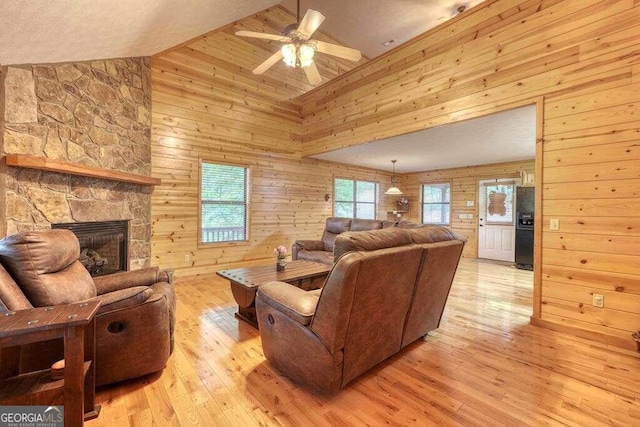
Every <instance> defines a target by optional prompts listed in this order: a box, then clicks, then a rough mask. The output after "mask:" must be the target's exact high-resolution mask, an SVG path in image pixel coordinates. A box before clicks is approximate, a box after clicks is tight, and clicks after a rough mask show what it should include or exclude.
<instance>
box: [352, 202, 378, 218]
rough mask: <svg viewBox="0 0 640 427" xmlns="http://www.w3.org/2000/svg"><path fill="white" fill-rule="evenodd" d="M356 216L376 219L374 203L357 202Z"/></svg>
mask: <svg viewBox="0 0 640 427" xmlns="http://www.w3.org/2000/svg"><path fill="white" fill-rule="evenodd" d="M356 208H357V212H356V218H363V219H376V205H375V204H373V203H358V204H357V205H356Z"/></svg>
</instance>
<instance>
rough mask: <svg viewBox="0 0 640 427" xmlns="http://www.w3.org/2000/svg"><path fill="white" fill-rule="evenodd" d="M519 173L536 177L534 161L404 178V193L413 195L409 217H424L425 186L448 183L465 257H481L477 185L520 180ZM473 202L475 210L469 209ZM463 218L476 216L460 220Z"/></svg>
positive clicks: (454, 224)
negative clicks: (462, 238) (423, 186)
mask: <svg viewBox="0 0 640 427" xmlns="http://www.w3.org/2000/svg"><path fill="white" fill-rule="evenodd" d="M520 171H525V172H527V173H529V174H532V173H534V162H533V160H527V161H521V162H509V163H496V164H492V165H480V166H470V167H464V168H453V169H441V170H434V171H428V172H420V173H411V174H406V175H403V178H402V184H401V189H402V191H403V192H404V193H405V194H407V195H408V194H411V195H412V197H411V202H410V204H409V207H410V217H411V219H412V220H413V221H416V222H420V221H421V215H422V210H421V209H422V208H421V196H420V194H421V189H422V185H423V184H428V183H436V182H449V183H450V185H451V229H452V230H453V231H455V232H456V233H459V234H462V235H463V236H465V237H467V239H468V241H467V244H466V245H465V247H464V250H463V252H462V255H463V256H464V257H471V258H475V257H476V256H477V255H478V203H477V202H478V181H479V180H481V179H492V178H508V177H514V178H519V177H520ZM467 201H473V202H474V206H467ZM460 214H464V215H469V214H471V215H473V218H471V219H470V218H465V219H461V218H460V217H459V216H460Z"/></svg>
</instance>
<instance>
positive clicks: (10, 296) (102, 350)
mask: <svg viewBox="0 0 640 427" xmlns="http://www.w3.org/2000/svg"><path fill="white" fill-rule="evenodd" d="M79 256H80V244H79V242H78V239H77V238H76V236H75V235H74V234H73V233H72V232H71V231H69V230H41V231H29V232H24V233H19V234H15V235H13V236H9V237H6V238H4V239H2V240H0V263H1V265H0V311H6V310H12V311H13V310H22V309H27V308H33V307H46V306H52V305H59V304H70V303H75V302H79V301H87V300H100V301H102V304H101V306H100V308H99V310H98V313H97V314H96V384H97V385H102V384H110V383H114V382H118V381H122V380H126V379H129V378H135V377H138V376H141V375H145V374H148V373H151V372H155V371H159V370H161V369H163V368H164V366H165V364H166V362H167V360H168V358H169V356H170V355H171V352H172V351H173V328H174V322H175V319H174V313H175V295H174V291H173V286H172V285H171V274H170V273H169V272H166V271H164V272H161V271H159V270H158V269H157V268H147V269H143V270H136V271H127V272H122V273H115V274H111V275H107V276H100V277H96V278H92V277H91V275H90V274H89V272H88V271H87V270H86V269H85V268H84V266H83V265H82V264H81V263H80V261H78V258H79ZM62 357H63V352H62V342H61V340H57V341H50V342H45V343H39V344H31V345H28V346H23V347H22V348H21V349H20V355H19V366H18V370H19V371H20V372H28V371H33V370H37V369H44V368H47V367H49V366H50V365H51V363H53V362H55V361H56V360H59V359H62Z"/></svg>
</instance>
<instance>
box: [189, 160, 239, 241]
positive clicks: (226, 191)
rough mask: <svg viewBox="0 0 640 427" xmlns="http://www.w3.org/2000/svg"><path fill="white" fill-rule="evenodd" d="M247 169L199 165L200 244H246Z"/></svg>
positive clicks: (218, 165) (208, 164)
mask: <svg viewBox="0 0 640 427" xmlns="http://www.w3.org/2000/svg"><path fill="white" fill-rule="evenodd" d="M248 187H249V168H247V167H244V166H239V165H230V164H220V163H213V162H209V161H204V160H203V161H201V162H200V237H199V241H200V243H202V244H207V243H223V242H238V241H246V240H248V222H249V221H248V215H249V212H248V211H249V194H248Z"/></svg>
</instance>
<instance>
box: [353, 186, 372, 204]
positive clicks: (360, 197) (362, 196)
mask: <svg viewBox="0 0 640 427" xmlns="http://www.w3.org/2000/svg"><path fill="white" fill-rule="evenodd" d="M356 201H358V202H370V203H375V201H376V183H375V182H365V181H356Z"/></svg>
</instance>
